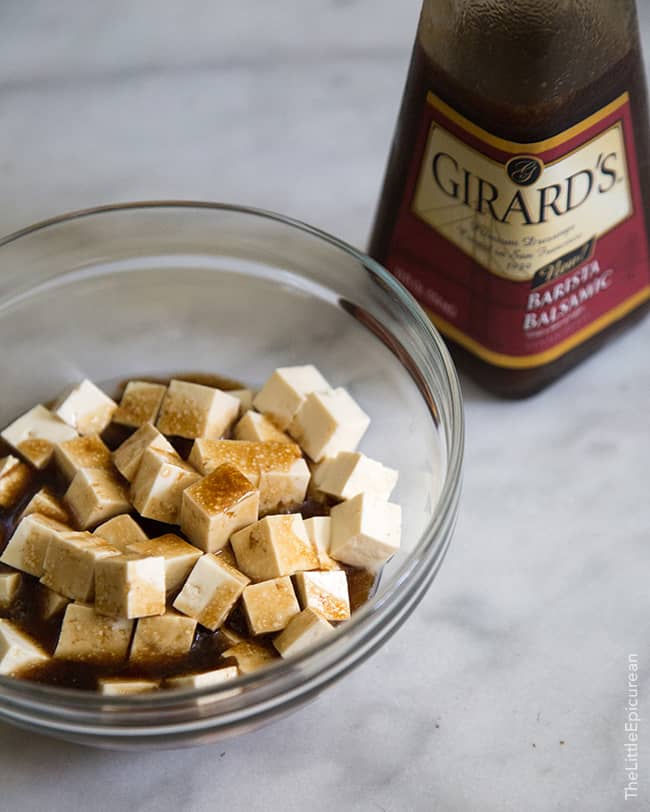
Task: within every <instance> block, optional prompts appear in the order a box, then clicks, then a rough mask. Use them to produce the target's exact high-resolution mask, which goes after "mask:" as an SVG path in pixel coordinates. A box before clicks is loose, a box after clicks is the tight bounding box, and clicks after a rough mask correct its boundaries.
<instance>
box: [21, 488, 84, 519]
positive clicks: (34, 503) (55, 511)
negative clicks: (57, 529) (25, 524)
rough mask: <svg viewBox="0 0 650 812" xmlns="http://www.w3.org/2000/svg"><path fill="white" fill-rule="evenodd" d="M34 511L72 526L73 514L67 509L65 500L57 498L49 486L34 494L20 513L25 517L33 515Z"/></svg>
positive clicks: (22, 517)
mask: <svg viewBox="0 0 650 812" xmlns="http://www.w3.org/2000/svg"><path fill="white" fill-rule="evenodd" d="M32 513H40V514H41V516H47V517H49V518H50V519H56V521H57V522H62V523H63V524H67V525H70V527H72V516H70V513H69V512H68V511H67V510H66V509H65V506H64V505H63V502H61V501H60V500H59V499H57V498H56V496H55V495H54V494H53V493H52V491H51V490H50V489H49V488H41V489H40V491H37V492H36V493H35V494H34V496H32V498H31V499H30V500H29V502H28V503H27V507H26V508H25V510H23V512H22V513H21V514H20V518H21V519H24V518H25V516H31V515H32Z"/></svg>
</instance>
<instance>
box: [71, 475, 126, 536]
mask: <svg viewBox="0 0 650 812" xmlns="http://www.w3.org/2000/svg"><path fill="white" fill-rule="evenodd" d="M64 500H65V504H66V506H67V507H68V508H69V509H70V512H71V513H72V516H73V518H74V521H75V524H76V525H77V527H78V528H79V529H80V530H87V529H88V528H90V527H95V526H96V525H98V524H101V523H102V522H105V521H106V520H107V519H111V518H113V516H119V515H120V514H121V513H128V511H129V510H131V503H130V502H129V497H128V494H127V492H126V488H125V487H124V485H123V484H122V481H121V480H120V478H119V477H118V475H117V474H115V473H113V472H112V471H106V470H102V469H101V468H81V469H80V470H79V471H77V473H76V475H75V478H74V479H73V480H72V482H71V483H70V486H69V488H68V490H67V491H66V492H65V496H64Z"/></svg>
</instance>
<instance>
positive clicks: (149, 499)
mask: <svg viewBox="0 0 650 812" xmlns="http://www.w3.org/2000/svg"><path fill="white" fill-rule="evenodd" d="M200 478H201V477H200V475H199V474H198V473H197V472H196V471H195V470H194V469H193V468H192V466H191V465H188V464H187V463H186V462H184V461H183V460H182V459H181V458H180V457H179V456H178V454H177V453H176V452H174V453H173V454H169V453H167V452H166V451H160V450H158V449H155V448H148V449H147V450H146V451H145V452H144V454H143V455H142V462H141V463H140V467H139V468H138V473H137V474H136V477H135V479H134V480H133V483H132V485H131V499H132V501H133V506H134V507H135V509H136V510H137V511H138V513H139V514H140V515H141V516H144V517H145V518H147V519H156V520H157V521H159V522H166V523H167V524H178V523H179V522H180V513H181V503H182V498H183V491H184V490H185V489H186V488H189V487H190V485H193V484H194V483H195V482H197V481H198V480H199V479H200Z"/></svg>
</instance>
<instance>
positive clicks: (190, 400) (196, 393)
mask: <svg viewBox="0 0 650 812" xmlns="http://www.w3.org/2000/svg"><path fill="white" fill-rule="evenodd" d="M239 405H240V402H239V400H238V398H236V397H233V395H231V394H229V393H228V392H222V391H221V389H214V388H213V387H211V386H203V384H199V383H187V382H186V381H176V380H173V381H170V383H169V387H168V389H167V392H166V394H165V398H164V400H163V402H162V406H161V407H160V415H159V417H158V423H157V426H158V429H159V430H160V431H161V432H162V433H163V434H171V435H175V436H177V437H186V438H188V439H190V440H192V439H194V438H196V437H211V438H213V439H215V440H216V439H217V438H218V437H221V435H222V434H223V433H224V432H225V431H226V430H227V429H228V428H230V426H231V425H232V424H233V423H234V422H235V420H236V419H237V416H238V415H239Z"/></svg>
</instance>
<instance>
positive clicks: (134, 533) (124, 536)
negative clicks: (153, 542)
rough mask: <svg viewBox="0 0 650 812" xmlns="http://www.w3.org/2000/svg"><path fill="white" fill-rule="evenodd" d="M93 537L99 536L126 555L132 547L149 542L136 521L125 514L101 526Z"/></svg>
mask: <svg viewBox="0 0 650 812" xmlns="http://www.w3.org/2000/svg"><path fill="white" fill-rule="evenodd" d="M93 535H95V536H99V538H102V539H104V541H107V542H108V543H109V544H112V545H113V547H117V549H118V550H121V551H122V552H124V553H125V552H127V551H129V548H130V547H131V545H133V544H139V543H140V542H143V541H144V542H147V541H148V540H149V539H148V537H147V534H146V533H145V532H144V530H143V529H142V528H141V527H140V525H139V524H138V523H137V522H136V521H135V519H133V518H132V517H131V516H127V514H125V513H123V514H122V515H120V516H114V517H113V518H112V519H109V520H108V521H107V522H104V524H100V525H99V527H97V528H96V530H95V531H94V533H93ZM143 555H150V553H143Z"/></svg>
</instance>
